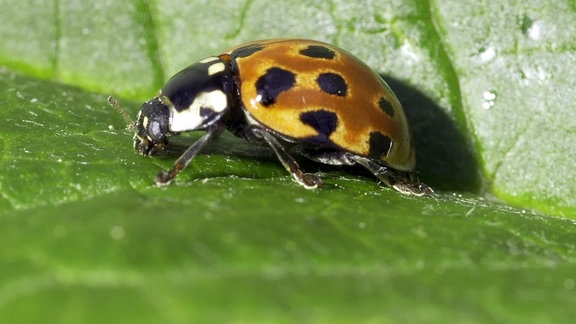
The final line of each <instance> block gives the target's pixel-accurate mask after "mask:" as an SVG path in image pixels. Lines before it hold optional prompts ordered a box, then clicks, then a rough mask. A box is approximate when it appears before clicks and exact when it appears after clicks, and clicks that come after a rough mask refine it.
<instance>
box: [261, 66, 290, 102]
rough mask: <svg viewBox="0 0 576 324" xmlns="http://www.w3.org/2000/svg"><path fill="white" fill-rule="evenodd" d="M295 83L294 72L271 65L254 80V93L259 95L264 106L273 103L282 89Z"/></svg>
mask: <svg viewBox="0 0 576 324" xmlns="http://www.w3.org/2000/svg"><path fill="white" fill-rule="evenodd" d="M295 83H296V76H295V75H294V73H292V72H290V71H287V70H283V69H281V68H279V67H273V68H270V69H268V71H266V74H264V75H263V76H261V77H260V78H259V79H258V81H256V93H257V94H258V95H259V96H260V103H261V104H262V105H264V106H265V107H268V106H270V105H273V104H274V103H275V102H276V98H277V97H278V95H279V94H280V93H281V92H282V91H286V90H289V89H290V88H292V87H293V86H294V84H295Z"/></svg>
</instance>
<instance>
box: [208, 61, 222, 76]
mask: <svg viewBox="0 0 576 324" xmlns="http://www.w3.org/2000/svg"><path fill="white" fill-rule="evenodd" d="M225 69H226V66H225V65H224V63H222V62H218V63H214V64H212V65H210V66H209V67H208V75H214V74H217V73H220V72H222V71H224V70H225Z"/></svg>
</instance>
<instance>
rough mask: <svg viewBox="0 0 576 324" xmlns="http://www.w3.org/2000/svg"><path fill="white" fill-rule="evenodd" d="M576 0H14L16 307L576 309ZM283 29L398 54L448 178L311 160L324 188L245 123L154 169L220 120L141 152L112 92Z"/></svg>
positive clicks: (436, 316) (8, 137) (552, 318)
mask: <svg viewBox="0 0 576 324" xmlns="http://www.w3.org/2000/svg"><path fill="white" fill-rule="evenodd" d="M575 11H576V8H575V7H574V4H573V3H570V2H563V1H560V0H554V1H552V2H550V1H547V2H541V1H528V2H523V3H513V4H512V3H510V4H509V3H507V2H505V1H499V2H487V1H480V2H473V1H467V2H453V1H452V2H450V1H440V2H427V1H390V2H384V1H374V2H372V1H331V2H312V1H310V2H306V1H283V2H274V3H273V4H272V3H271V2H269V1H256V0H254V1H228V2H222V4H220V3H206V2H204V1H170V2H169V1H153V2H152V1H151V2H148V1H125V2H118V3H111V2H110V3H107V2H94V3H82V2H80V1H72V0H69V1H57V2H53V3H48V4H47V3H46V2H42V1H33V0H24V1H13V0H6V1H3V2H1V3H0V18H2V24H1V25H0V38H1V39H2V40H3V46H1V47H0V64H2V65H3V66H4V67H2V68H0V89H2V90H3V91H2V92H0V103H1V106H2V109H0V120H2V126H0V237H1V238H2V248H1V249H0V263H1V268H0V322H2V323H28V322H43V323H47V322H54V323H79V322H81V323H85V322H93V323H101V322H138V323H143V322H150V323H158V322H169V323H189V322H368V321H372V322H442V323H445V322H448V321H449V322H455V321H458V322H464V321H465V322H527V321H530V322H554V323H558V322H573V321H574V320H575V319H576V318H575V315H574V313H573V311H572V305H574V303H575V302H576V277H575V275H574V274H575V273H576V263H575V262H576V244H575V243H574V242H576V227H575V223H574V221H573V220H570V219H569V218H576V202H575V200H576V195H575V193H574V190H573V185H571V183H570V180H571V179H574V178H575V169H574V168H573V167H572V164H573V163H572V161H573V160H575V158H576V156H575V155H576V154H575V153H576V146H574V145H571V143H573V142H574V140H575V139H576V138H575V134H574V129H576V128H575V127H574V126H575V123H576V118H574V114H573V113H572V112H571V108H573V102H575V101H576V100H574V99H576V98H575V97H574V96H575V94H574V92H573V91H572V89H571V87H570V85H572V84H574V78H575V75H576V74H575V73H573V72H574V70H573V69H574V68H573V67H574V66H576V65H575V64H574V63H575V62H574V61H575V60H576V56H574V55H573V51H574V44H575V42H574V35H576V33H575V29H576V26H575V25H574V24H573V23H572V22H573V21H574V15H575ZM272 37H305V38H315V39H319V40H324V41H328V42H330V43H334V44H337V45H339V46H341V47H343V48H345V49H347V50H349V51H351V52H353V53H354V54H356V55H357V56H359V57H361V58H362V59H363V60H365V61H366V62H367V63H369V65H371V66H373V67H374V68H375V69H376V70H377V71H379V72H381V73H382V74H383V75H384V77H385V78H386V79H387V80H388V81H389V83H390V85H391V87H392V88H393V89H394V91H395V92H396V93H397V94H398V96H399V97H400V99H401V101H402V102H403V104H404V106H405V108H406V110H407V113H408V116H409V119H410V122H411V126H412V128H413V131H414V136H415V139H416V147H417V151H418V169H419V170H420V177H421V178H422V179H423V180H424V181H425V182H427V183H429V184H430V185H431V186H433V187H434V188H435V189H436V191H437V192H438V194H437V195H434V196H431V197H423V198H415V197H406V196H402V195H400V194H398V193H396V192H394V191H392V190H389V189H387V188H383V187H381V186H379V185H378V184H377V182H376V180H375V179H373V178H372V177H371V176H370V175H369V174H365V173H361V171H359V170H356V169H347V168H330V167H324V166H319V165H317V164H313V163H306V162H305V161H302V162H303V167H304V168H305V169H306V170H307V171H309V172H315V173H317V174H318V175H319V176H321V177H322V178H323V179H324V181H325V187H324V188H323V189H321V190H317V191H308V190H305V189H302V188H300V187H299V186H298V185H296V184H295V183H293V182H292V181H290V177H289V175H288V174H287V173H286V171H285V170H283V168H282V167H281V166H280V164H279V163H278V162H277V161H276V159H275V157H274V156H273V154H272V153H271V152H269V150H266V149H265V148H258V147H253V146H250V145H249V144H247V143H245V142H243V141H242V140H240V139H237V138H234V137H233V136H232V135H229V134H226V135H224V136H223V137H222V138H221V139H219V140H218V141H216V142H215V143H214V145H212V146H210V147H209V148H208V149H207V150H205V151H203V154H201V155H200V156H198V157H197V158H196V159H194V161H193V163H192V164H191V165H190V166H189V167H188V169H186V171H185V172H183V173H182V174H181V175H179V177H178V179H177V180H176V182H175V183H174V184H173V185H171V186H169V187H167V188H157V187H155V186H154V185H153V177H154V175H155V174H156V173H157V172H158V171H159V170H161V169H167V168H169V167H170V166H171V164H172V163H173V162H174V160H175V158H176V157H177V156H178V154H179V153H181V152H182V150H183V149H185V147H186V146H188V145H190V144H191V143H192V142H193V141H194V140H195V139H196V138H198V136H199V135H200V134H197V133H193V134H189V135H188V134H187V135H182V136H180V137H178V138H176V139H175V141H174V142H173V143H172V145H171V146H170V147H169V149H168V151H167V152H166V153H165V154H163V155H160V156H158V157H154V158H145V157H141V156H138V155H137V154H135V153H134V151H133V148H132V147H131V137H132V134H131V132H130V131H128V130H125V129H124V127H125V124H126V122H125V121H123V119H122V117H121V116H120V114H118V113H117V112H116V111H114V110H113V109H111V108H110V107H109V106H108V105H107V103H106V96H107V94H108V93H111V92H112V93H116V94H119V95H121V96H122V97H123V98H124V99H122V100H121V104H122V105H123V106H125V107H128V109H129V110H130V111H131V112H132V113H133V114H134V115H135V113H136V110H137V107H138V105H139V104H140V102H141V101H142V100H145V99H147V98H149V97H151V96H153V95H154V93H155V92H156V91H157V89H158V88H159V87H160V86H161V85H162V83H163V82H164V81H165V80H166V78H168V77H169V76H170V75H172V74H173V73H175V72H177V71H178V70H179V69H181V68H183V67H185V66H186V65H188V64H190V63H192V62H194V61H195V60H198V59H201V58H203V57H205V56H208V55H213V54H215V53H219V52H221V51H223V50H225V49H226V48H227V47H230V46H233V45H237V44H239V43H242V42H244V41H248V40H252V39H257V38H272ZM63 83H64V84H63ZM472 143H473V144H472ZM492 194H495V195H497V196H498V197H499V198H501V199H502V200H503V201H505V202H504V203H501V202H496V201H494V200H492V199H488V198H489V197H491V196H492ZM510 205H515V206H517V207H512V206H510ZM534 208H536V209H539V210H540V212H538V211H536V210H534ZM543 213H545V214H543ZM557 216H565V217H566V218H559V217H557Z"/></svg>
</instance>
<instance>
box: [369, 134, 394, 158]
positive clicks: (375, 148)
mask: <svg viewBox="0 0 576 324" xmlns="http://www.w3.org/2000/svg"><path fill="white" fill-rule="evenodd" d="M391 148H392V139H391V138H390V137H389V136H386V135H384V134H382V133H380V132H372V133H370V153H369V156H370V157H371V158H373V159H376V160H380V159H382V156H383V155H384V156H387V155H388V153H390V149H391Z"/></svg>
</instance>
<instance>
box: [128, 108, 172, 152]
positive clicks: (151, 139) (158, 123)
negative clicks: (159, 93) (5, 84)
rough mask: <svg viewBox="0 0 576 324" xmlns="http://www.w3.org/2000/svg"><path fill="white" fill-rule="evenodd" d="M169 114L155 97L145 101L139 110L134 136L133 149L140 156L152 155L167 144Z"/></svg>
mask: <svg viewBox="0 0 576 324" xmlns="http://www.w3.org/2000/svg"><path fill="white" fill-rule="evenodd" d="M169 119H170V112H169V110H168V107H167V106H166V105H165V104H164V103H162V101H161V100H160V98H158V97H156V98H153V99H150V100H148V101H146V102H145V103H144V104H143V105H142V107H141V108H140V112H139V113H138V120H137V121H136V134H134V148H135V149H136V151H138V153H140V154H142V155H152V154H154V153H155V152H158V151H161V150H162V149H164V146H166V144H168V136H170V135H171V134H170V131H169V129H168V125H169Z"/></svg>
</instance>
